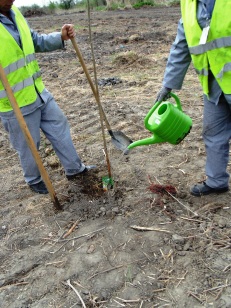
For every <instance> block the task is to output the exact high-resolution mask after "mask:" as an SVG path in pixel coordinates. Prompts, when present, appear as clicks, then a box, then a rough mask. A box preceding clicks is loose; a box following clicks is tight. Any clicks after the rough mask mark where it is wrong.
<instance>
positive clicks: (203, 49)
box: [181, 0, 231, 94]
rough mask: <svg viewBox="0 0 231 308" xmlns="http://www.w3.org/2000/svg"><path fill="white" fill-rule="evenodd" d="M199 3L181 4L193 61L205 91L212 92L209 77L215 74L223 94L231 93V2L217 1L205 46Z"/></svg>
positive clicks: (185, 0) (184, 2)
mask: <svg viewBox="0 0 231 308" xmlns="http://www.w3.org/2000/svg"><path fill="white" fill-rule="evenodd" d="M197 2H198V1H192V0H184V1H181V12H182V19H183V25H184V30H185V35H186V40H187V43H188V47H189V51H190V54H191V57H192V62H193V64H194V67H195V70H196V72H197V74H198V77H199V79H200V82H201V85H202V87H203V92H204V93H205V94H208V92H209V85H208V75H209V71H211V72H212V74H213V76H214V77H215V78H216V81H217V82H218V84H219V86H220V88H221V89H222V91H223V92H224V93H225V94H231V82H230V80H231V60H230V59H231V22H230V11H231V1H227V0H219V1H215V6H214V10H213V14H212V19H211V22H210V29H209V32H208V37H207V41H206V42H205V44H200V38H201V35H202V29H201V28H200V26H199V24H198V21H197ZM224 8H225V9H224Z"/></svg>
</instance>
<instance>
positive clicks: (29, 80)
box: [0, 72, 41, 99]
mask: <svg viewBox="0 0 231 308" xmlns="http://www.w3.org/2000/svg"><path fill="white" fill-rule="evenodd" d="M40 76H41V72H36V73H35V74H34V75H33V76H32V77H29V78H27V79H24V80H23V81H21V82H19V83H17V84H16V85H14V86H13V87H12V88H11V89H12V91H13V93H14V94H15V93H16V92H18V91H20V90H22V89H24V88H25V87H28V86H31V85H33V84H34V80H36V79H37V78H39V77H40ZM1 98H7V93H6V91H5V90H2V91H0V99H1Z"/></svg>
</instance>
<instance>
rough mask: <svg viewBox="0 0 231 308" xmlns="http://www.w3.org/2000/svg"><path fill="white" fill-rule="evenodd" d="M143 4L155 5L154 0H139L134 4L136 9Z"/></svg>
mask: <svg viewBox="0 0 231 308" xmlns="http://www.w3.org/2000/svg"><path fill="white" fill-rule="evenodd" d="M142 6H154V3H153V1H139V2H136V3H135V4H133V8H134V9H139V8H141V7H142Z"/></svg>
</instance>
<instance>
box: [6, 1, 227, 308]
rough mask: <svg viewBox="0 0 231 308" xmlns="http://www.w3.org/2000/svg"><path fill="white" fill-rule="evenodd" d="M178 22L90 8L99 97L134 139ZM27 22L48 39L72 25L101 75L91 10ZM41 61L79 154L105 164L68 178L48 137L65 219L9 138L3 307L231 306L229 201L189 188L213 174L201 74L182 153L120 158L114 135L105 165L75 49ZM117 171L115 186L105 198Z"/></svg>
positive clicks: (143, 152)
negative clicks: (32, 182)
mask: <svg viewBox="0 0 231 308" xmlns="http://www.w3.org/2000/svg"><path fill="white" fill-rule="evenodd" d="M179 17H180V9H179V7H161V8H156V7H154V8H150V7H147V8H143V9H140V10H123V11H119V10H118V11H107V12H92V13H91V28H92V38H93V46H94V55H95V60H96V69H97V77H98V81H99V83H100V84H101V85H100V86H99V92H100V99H101V102H102V104H103V107H104V110H105V113H106V115H107V117H108V120H109V123H110V125H111V127H112V129H113V130H120V131H122V132H123V133H124V134H125V135H126V136H129V137H130V138H131V139H133V140H138V139H141V138H145V137H149V136H150V133H149V132H148V131H147V130H146V129H145V128H144V124H143V120H144V117H145V115H146V114H147V112H148V111H149V109H150V108H151V106H152V105H153V101H154V99H155V96H156V93H157V92H158V90H159V89H160V87H161V82H162V78H163V72H164V68H165V64H166V60H167V56H168V52H169V49H170V46H171V44H172V42H173V40H174V37H175V32H176V27H177V22H178V19H179ZM28 22H29V24H30V26H31V27H32V28H33V29H35V30H37V31H39V32H45V33H48V32H51V31H59V30H60V28H61V26H62V25H63V24H64V23H74V24H75V25H76V28H77V42H78V45H79V48H80V50H81V52H82V54H83V57H84V59H85V61H86V65H87V67H88V69H89V72H90V74H91V76H92V78H93V79H94V74H93V64H92V54H91V48H90V44H89V29H88V17H87V12H71V13H66V14H57V15H53V16H41V17H30V18H28ZM38 60H39V63H40V65H41V69H42V72H43V79H44V82H45V84H46V86H47V88H48V89H49V90H50V91H51V92H52V93H53V95H54V97H55V98H56V100H57V102H58V104H59V105H60V107H61V108H62V109H63V111H64V113H65V114H66V115H67V117H68V120H69V123H70V127H71V133H72V136H73V141H74V144H75V146H76V149H77V151H78V153H79V155H80V156H81V158H82V160H83V161H84V162H85V163H86V164H96V165H97V167H98V169H97V172H95V173H94V174H93V175H92V176H89V177H85V178H84V179H79V180H77V181H75V182H73V183H71V182H68V181H67V179H66V178H65V174H64V171H63V168H62V166H61V165H60V162H59V161H58V159H57V157H56V155H55V154H54V151H53V149H52V147H51V145H50V144H49V142H48V141H47V140H46V139H45V138H44V136H42V142H41V147H40V155H41V158H42V160H43V163H44V166H45V168H46V170H47V172H48V174H49V176H50V179H51V181H52V184H53V186H54V189H55V191H56V194H57V198H58V200H59V201H60V203H61V205H62V206H63V211H56V210H55V208H54V206H53V203H52V201H51V198H50V196H49V195H36V194H34V193H32V192H31V191H30V190H29V188H28V187H27V185H26V184H25V182H24V179H23V175H22V171H21V167H20V164H19V160H18V157H17V154H16V153H15V151H14V150H13V149H12V148H11V146H10V143H9V141H8V137H7V134H6V133H5V132H4V131H3V129H1V133H0V153H1V156H0V160H1V166H0V168H1V173H0V179H1V192H0V203H1V207H0V239H1V242H0V243H1V250H0V303H1V304H0V306H1V307H9V308H26V307H33V308H35V307H38V308H40V307H42V308H43V307H44V308H47V307H56V308H57V307H61V308H64V307H67V308H71V307H84V306H85V307H136V308H138V307H139V308H141V307H142V308H144V307H145V308H149V307H195V308H196V307H231V295H230V294H231V285H230V283H231V252H230V247H231V241H230V236H231V233H230V227H231V220H230V216H231V209H230V194H231V193H230V192H228V193H225V194H222V195H216V194H214V195H210V196H207V197H199V198H197V197H193V196H191V195H190V193H189V188H190V186H191V185H193V184H195V183H197V182H198V181H203V180H204V179H205V175H204V164H205V150H204V145H203V141H202V138H201V128H202V109H203V102H202V95H201V94H202V92H201V88H200V85H199V82H198V81H197V77H196V75H195V73H194V70H193V68H192V67H190V69H189V71H188V74H187V77H186V79H185V82H184V87H183V89H182V90H181V91H178V92H176V93H177V95H178V96H179V98H180V100H181V103H182V106H183V110H184V111H185V112H186V113H187V114H188V115H189V116H190V117H191V118H192V120H193V127H192V129H191V132H190V134H189V135H188V136H187V137H186V138H185V139H184V140H183V141H182V142H181V143H180V144H179V145H171V144H168V143H160V144H154V145H150V146H141V147H137V148H135V149H133V150H131V151H130V153H129V154H128V155H124V154H123V153H122V152H121V151H120V150H118V149H117V148H115V147H114V145H113V144H112V142H111V138H110V136H109V135H108V133H107V129H106V128H105V138H106V150H107V151H108V154H109V158H110V164H108V163H107V162H106V159H105V146H104V143H103V133H102V129H101V124H100V117H99V111H98V106H97V104H96V101H95V99H94V96H93V95H92V92H91V89H90V87H89V84H88V82H87V79H86V77H85V74H84V72H83V69H82V67H81V65H80V63H79V61H78V58H77V57H76V54H75V51H74V49H73V47H72V45H71V43H70V42H68V44H67V47H66V50H65V51H64V50H61V51H57V52H52V53H46V54H38ZM113 80H114V81H115V80H117V81H118V80H119V82H111V83H110V82H108V81H113ZM0 125H1V124H0ZM109 165H110V167H111V170H112V178H113V180H114V186H113V188H109V189H108V191H106V192H104V191H103V189H102V176H107V175H108V166H109ZM157 188H158V189H157ZM175 191H176V193H175V194H172V193H174V192H175ZM72 226H74V227H73V230H72V229H71V228H72ZM68 231H70V232H69V234H66V233H67V232H68Z"/></svg>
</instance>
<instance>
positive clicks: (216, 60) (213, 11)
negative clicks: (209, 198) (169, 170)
mask: <svg viewBox="0 0 231 308" xmlns="http://www.w3.org/2000/svg"><path fill="white" fill-rule="evenodd" d="M224 8H225V9H224ZM230 11H231V2H230V1H226V0H219V1H215V0H184V1H181V15H182V16H181V19H180V21H179V23H178V29H177V35H176V38H175V41H174V43H173V45H172V47H171V49H170V53H169V57H168V61H167V65H166V69H165V73H164V78H163V86H162V88H161V89H160V91H159V92H158V94H157V97H156V101H163V100H166V99H167V98H168V97H169V92H170V91H171V90H172V89H176V90H179V89H181V87H182V84H183V80H184V77H185V75H186V73H187V70H188V67H189V65H190V63H191V61H192V63H193V65H194V68H195V70H196V73H197V75H198V77H199V80H200V83H201V86H202V90H203V98H204V112H203V140H204V144H205V149H206V165H205V172H206V180H205V181H203V182H201V183H198V184H195V185H194V186H192V187H191V189H190V192H191V194H192V195H194V196H201V195H208V194H210V193H223V192H226V191H228V190H229V173H228V172H227V165H228V161H229V140H230V138H231V60H230V59H231V19H230Z"/></svg>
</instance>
